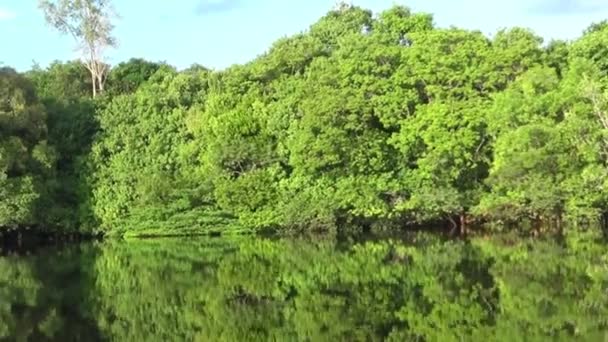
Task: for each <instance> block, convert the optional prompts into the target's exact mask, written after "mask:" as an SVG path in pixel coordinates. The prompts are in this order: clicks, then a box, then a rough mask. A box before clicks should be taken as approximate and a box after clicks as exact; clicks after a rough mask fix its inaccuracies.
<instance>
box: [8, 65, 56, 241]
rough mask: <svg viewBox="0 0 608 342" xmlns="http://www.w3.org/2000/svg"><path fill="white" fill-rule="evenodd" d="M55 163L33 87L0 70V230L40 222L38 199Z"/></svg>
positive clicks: (40, 106)
mask: <svg viewBox="0 0 608 342" xmlns="http://www.w3.org/2000/svg"><path fill="white" fill-rule="evenodd" d="M55 160H56V154H55V151H54V149H53V148H52V147H51V146H49V145H48V143H47V127H46V112H45V110H44V107H43V106H42V105H41V104H40V102H39V101H38V98H37V97H36V94H35V91H34V88H33V86H32V85H31V83H30V82H28V80H26V79H25V78H24V77H22V76H20V75H19V74H17V73H16V72H15V71H14V70H12V69H8V68H2V69H0V231H2V230H4V229H6V228H14V227H16V226H21V225H25V226H30V225H35V224H38V223H40V221H39V219H40V217H39V216H38V215H37V212H38V210H37V209H40V207H37V205H38V204H39V203H38V200H39V199H40V197H41V195H42V193H43V192H44V183H45V181H47V180H48V179H49V178H50V177H52V174H53V172H54V169H55Z"/></svg>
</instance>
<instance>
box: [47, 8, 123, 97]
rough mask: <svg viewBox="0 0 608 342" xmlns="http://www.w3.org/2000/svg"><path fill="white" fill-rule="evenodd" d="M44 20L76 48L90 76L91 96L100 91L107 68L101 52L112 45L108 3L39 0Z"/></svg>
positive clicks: (114, 44)
mask: <svg viewBox="0 0 608 342" xmlns="http://www.w3.org/2000/svg"><path fill="white" fill-rule="evenodd" d="M39 7H40V8H41V9H42V11H43V12H44V14H45V17H46V21H47V22H48V23H49V24H50V25H51V26H53V27H54V28H55V29H57V30H58V31H59V32H61V33H64V34H70V35H71V36H72V37H73V38H74V39H75V40H76V41H77V42H78V45H79V49H80V51H81V52H82V57H83V61H84V64H85V66H86V67H87V69H88V70H89V72H90V73H91V81H92V87H93V96H94V97H95V96H97V94H98V93H101V92H103V88H104V83H105V79H106V74H107V73H108V69H109V68H108V65H107V63H104V56H103V54H104V51H105V50H106V49H108V48H111V47H115V46H116V39H115V38H114V37H113V36H112V30H113V29H114V25H113V24H112V22H111V19H112V17H113V16H114V13H115V12H114V10H113V7H112V4H111V1H110V0H39Z"/></svg>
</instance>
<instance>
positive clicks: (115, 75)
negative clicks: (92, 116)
mask: <svg viewBox="0 0 608 342" xmlns="http://www.w3.org/2000/svg"><path fill="white" fill-rule="evenodd" d="M160 68H161V64H159V63H153V62H148V61H146V60H144V59H141V58H132V59H130V60H129V61H127V62H123V63H120V64H118V65H116V66H115V67H113V68H112V70H110V74H109V75H108V80H107V84H106V91H107V94H110V95H114V96H117V95H121V94H131V93H133V92H135V91H136V90H137V89H138V88H139V87H140V86H141V85H142V84H144V83H145V82H146V81H148V79H150V77H152V75H154V73H155V72H157V71H158V70H159V69H160Z"/></svg>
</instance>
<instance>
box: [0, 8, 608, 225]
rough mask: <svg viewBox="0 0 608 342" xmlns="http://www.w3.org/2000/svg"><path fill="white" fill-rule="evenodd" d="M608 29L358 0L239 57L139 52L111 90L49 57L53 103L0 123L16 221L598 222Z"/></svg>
mask: <svg viewBox="0 0 608 342" xmlns="http://www.w3.org/2000/svg"><path fill="white" fill-rule="evenodd" d="M607 32H608V31H607V30H606V24H605V23H598V24H594V25H592V26H591V27H590V28H589V29H588V30H587V31H586V32H585V33H584V34H583V36H582V37H581V38H580V39H578V40H576V41H573V42H561V41H554V42H551V43H549V44H548V45H543V40H542V39H541V38H540V37H538V36H537V35H535V34H534V33H533V32H531V31H529V30H527V29H524V28H512V29H505V30H501V31H499V32H497V33H496V34H495V35H494V36H493V37H487V36H485V35H483V34H482V33H481V32H478V31H470V30H465V29H459V28H454V27H453V28H438V27H435V26H434V24H433V17H432V16H431V15H429V14H425V13H414V12H412V11H411V10H410V9H409V8H407V7H403V6H394V7H392V8H390V9H388V10H386V11H384V12H381V13H378V14H377V15H375V16H374V15H373V14H372V13H371V12H370V11H368V10H365V9H362V8H359V7H356V6H351V5H348V4H346V3H342V4H341V5H339V6H337V7H336V8H335V9H334V10H332V11H330V12H328V13H327V14H326V15H325V16H323V17H322V18H321V19H320V20H319V21H317V22H316V23H314V24H313V25H311V26H310V29H309V30H307V31H305V32H302V33H299V34H296V35H294V36H291V37H284V38H281V39H279V40H278V41H276V42H275V43H274V44H273V45H272V46H271V47H270V48H269V50H268V51H267V52H266V53H264V54H262V55H260V56H259V57H258V58H256V59H254V60H252V61H251V62H249V63H247V64H244V65H236V66H233V67H230V68H228V69H226V70H222V71H211V70H209V69H206V68H204V67H202V66H199V65H194V66H193V67H191V68H189V69H187V70H184V71H181V72H178V71H177V70H176V69H174V68H172V67H171V66H168V65H166V64H163V63H153V62H148V61H145V60H142V59H131V60H129V61H127V62H124V63H121V64H119V65H117V66H116V67H114V68H113V69H112V70H111V71H110V72H109V74H108V78H107V87H106V92H105V95H104V96H101V97H97V98H95V99H94V100H93V99H91V98H90V96H89V95H88V90H87V89H88V88H90V86H91V82H92V81H91V79H90V77H88V76H89V75H88V73H87V70H86V68H85V67H84V66H83V64H81V63H80V62H69V63H63V64H62V63H58V62H57V63H53V64H52V65H51V66H50V67H49V68H47V69H45V70H41V69H40V68H34V70H32V71H30V72H28V73H27V74H26V76H27V78H28V79H30V80H31V82H32V83H33V86H34V88H35V92H36V93H37V94H38V95H37V96H38V98H40V99H41V100H40V102H41V103H42V104H43V105H44V107H46V110H42V108H40V110H38V109H37V108H38V107H37V106H38V102H37V101H36V100H31V101H30V100H28V101H30V102H31V106H33V108H36V110H32V111H29V110H25V111H23V113H29V114H27V115H30V114H32V113H37V112H40V113H42V112H45V111H46V113H48V114H47V116H46V117H38V116H36V115H38V114H36V115H34V114H32V115H33V116H29V117H28V116H27V115H26V114H24V115H22V116H21V118H20V119H19V120H20V121H19V120H17V121H14V120H13V119H11V120H13V121H14V122H15V123H13V124H17V122H19V123H18V124H17V125H23V126H19V127H18V128H14V129H13V128H8V127H9V126H10V125H13V124H10V125H9V124H8V123H4V121H3V122H1V123H0V124H1V125H5V126H6V127H7V128H6V130H12V131H11V133H10V134H9V135H6V134H3V135H2V139H3V140H2V141H4V142H3V146H4V147H3V148H4V149H5V150H6V152H3V153H4V155H7V154H9V153H10V154H11V155H12V156H13V157H10V161H8V160H9V159H6V160H7V162H3V163H5V164H6V163H8V164H6V165H7V166H6V170H4V171H2V173H0V175H1V176H0V182H3V184H6V185H5V186H3V188H2V190H0V191H4V193H6V194H4V193H3V194H4V197H6V198H9V194H10V196H13V197H11V199H10V200H8V199H7V200H6V201H5V202H0V203H6V204H3V206H1V207H0V208H1V209H0V212H2V214H1V215H3V216H4V217H5V219H4V221H0V222H2V223H1V224H0V225H9V224H10V225H21V224H32V223H42V224H46V225H48V226H54V227H56V228H58V229H59V230H60V231H80V232H99V233H103V234H114V235H127V236H138V235H157V234H158V235H163V234H165V235H174V234H197V233H203V234H210V233H224V232H226V233H228V232H230V233H236V232H252V231H254V232H260V231H275V232H285V233H291V232H302V231H332V232H335V231H336V230H348V229H351V228H354V229H357V230H361V229H362V230H374V229H377V228H381V227H384V228H388V227H390V228H391V229H399V228H406V227H410V226H411V225H418V226H424V225H427V224H440V225H444V226H447V225H451V226H452V227H453V228H457V226H460V231H461V232H463V233H465V232H466V231H467V225H468V224H469V223H476V226H479V225H478V224H484V223H488V226H492V227H501V228H507V227H508V224H518V223H522V224H519V228H521V229H522V230H525V228H529V227H527V225H526V224H523V223H531V224H532V226H531V227H532V228H533V229H534V230H535V231H537V232H539V231H540V230H542V229H543V228H547V227H552V228H554V229H553V230H554V231H557V232H560V233H565V230H567V229H573V230H574V231H576V228H577V227H580V226H588V227H589V226H597V225H598V223H600V222H601V221H602V217H608V195H607V194H608V191H607V190H608V181H607V180H608V167H607V165H608V114H607V113H608V90H607V89H608V82H607V78H606V77H607V76H606V72H607V70H608V62H607V61H608V59H607V58H606V57H605V56H606V55H607V54H606V53H605V51H604V50H606V46H608V44H607V42H608V41H607V40H606V39H607V37H608V36H607ZM104 68H105V66H104ZM104 70H105V69H104ZM100 81H104V80H100ZM101 83H103V82H101ZM26 88H27V87H26ZM28 89H29V88H28ZM28 91H30V92H32V95H31V96H32V98H34V97H35V95H34V94H33V93H34V90H28ZM8 96H9V95H5V97H7V98H8ZM11 96H12V95H11ZM6 101H9V100H6ZM28 101H26V103H29V102H28ZM8 103H9V102H7V105H8ZM10 106H14V104H10ZM11 108H12V107H11ZM19 110H21V109H19ZM7 125H8V126H7ZM43 126H44V127H45V128H42V127H43ZM0 127H2V126H0ZM21 127H22V128H21ZM47 131H48V133H47ZM7 132H8V131H7ZM9 151H10V152H9ZM20 151H21V152H20ZM24 151H27V153H26V152H24ZM30 155H31V158H33V159H35V160H37V161H38V164H35V163H30V162H28V161H27V159H28V158H30V157H28V156H30ZM3 158H8V157H3ZM2 177H3V178H2ZM9 203H12V204H9ZM36 205H37V206H38V207H45V208H47V210H45V211H38V212H36V213H35V214H34V212H33V208H34V207H35V206H36ZM604 221H606V220H605V219H604ZM505 224H506V225H505ZM604 225H605V224H604ZM607 231H608V229H607Z"/></svg>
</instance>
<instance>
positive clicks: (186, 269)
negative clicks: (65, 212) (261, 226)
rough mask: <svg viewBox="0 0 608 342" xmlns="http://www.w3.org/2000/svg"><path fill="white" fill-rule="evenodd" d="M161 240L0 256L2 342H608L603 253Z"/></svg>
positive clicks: (427, 244) (538, 247) (601, 248)
mask: <svg viewBox="0 0 608 342" xmlns="http://www.w3.org/2000/svg"><path fill="white" fill-rule="evenodd" d="M421 239H422V240H420V239H419V241H417V242H416V244H412V243H405V242H400V241H391V240H380V241H367V242H360V243H349V242H341V243H336V241H334V240H332V239H317V240H310V239H308V240H268V239H261V238H255V239H254V238H251V237H249V238H239V239H225V238H217V239H159V240H143V241H129V242H118V241H117V242H103V243H99V242H96V243H82V244H73V245H68V246H62V247H46V248H41V249H38V250H35V251H33V252H31V253H29V254H25V253H19V254H14V253H8V252H6V251H4V253H3V254H2V255H3V256H0V340H2V341H380V340H392V341H477V340H479V341H484V340H485V341H545V340H551V341H560V340H561V341H608V333H607V331H608V252H607V249H606V246H605V245H601V244H597V243H572V244H570V245H569V246H568V247H563V246H559V245H557V244H556V243H553V242H534V243H515V242H510V243H505V242H496V241H494V242H490V241H486V240H476V241H473V242H469V243H465V242H440V241H436V240H434V239H424V238H421Z"/></svg>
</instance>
